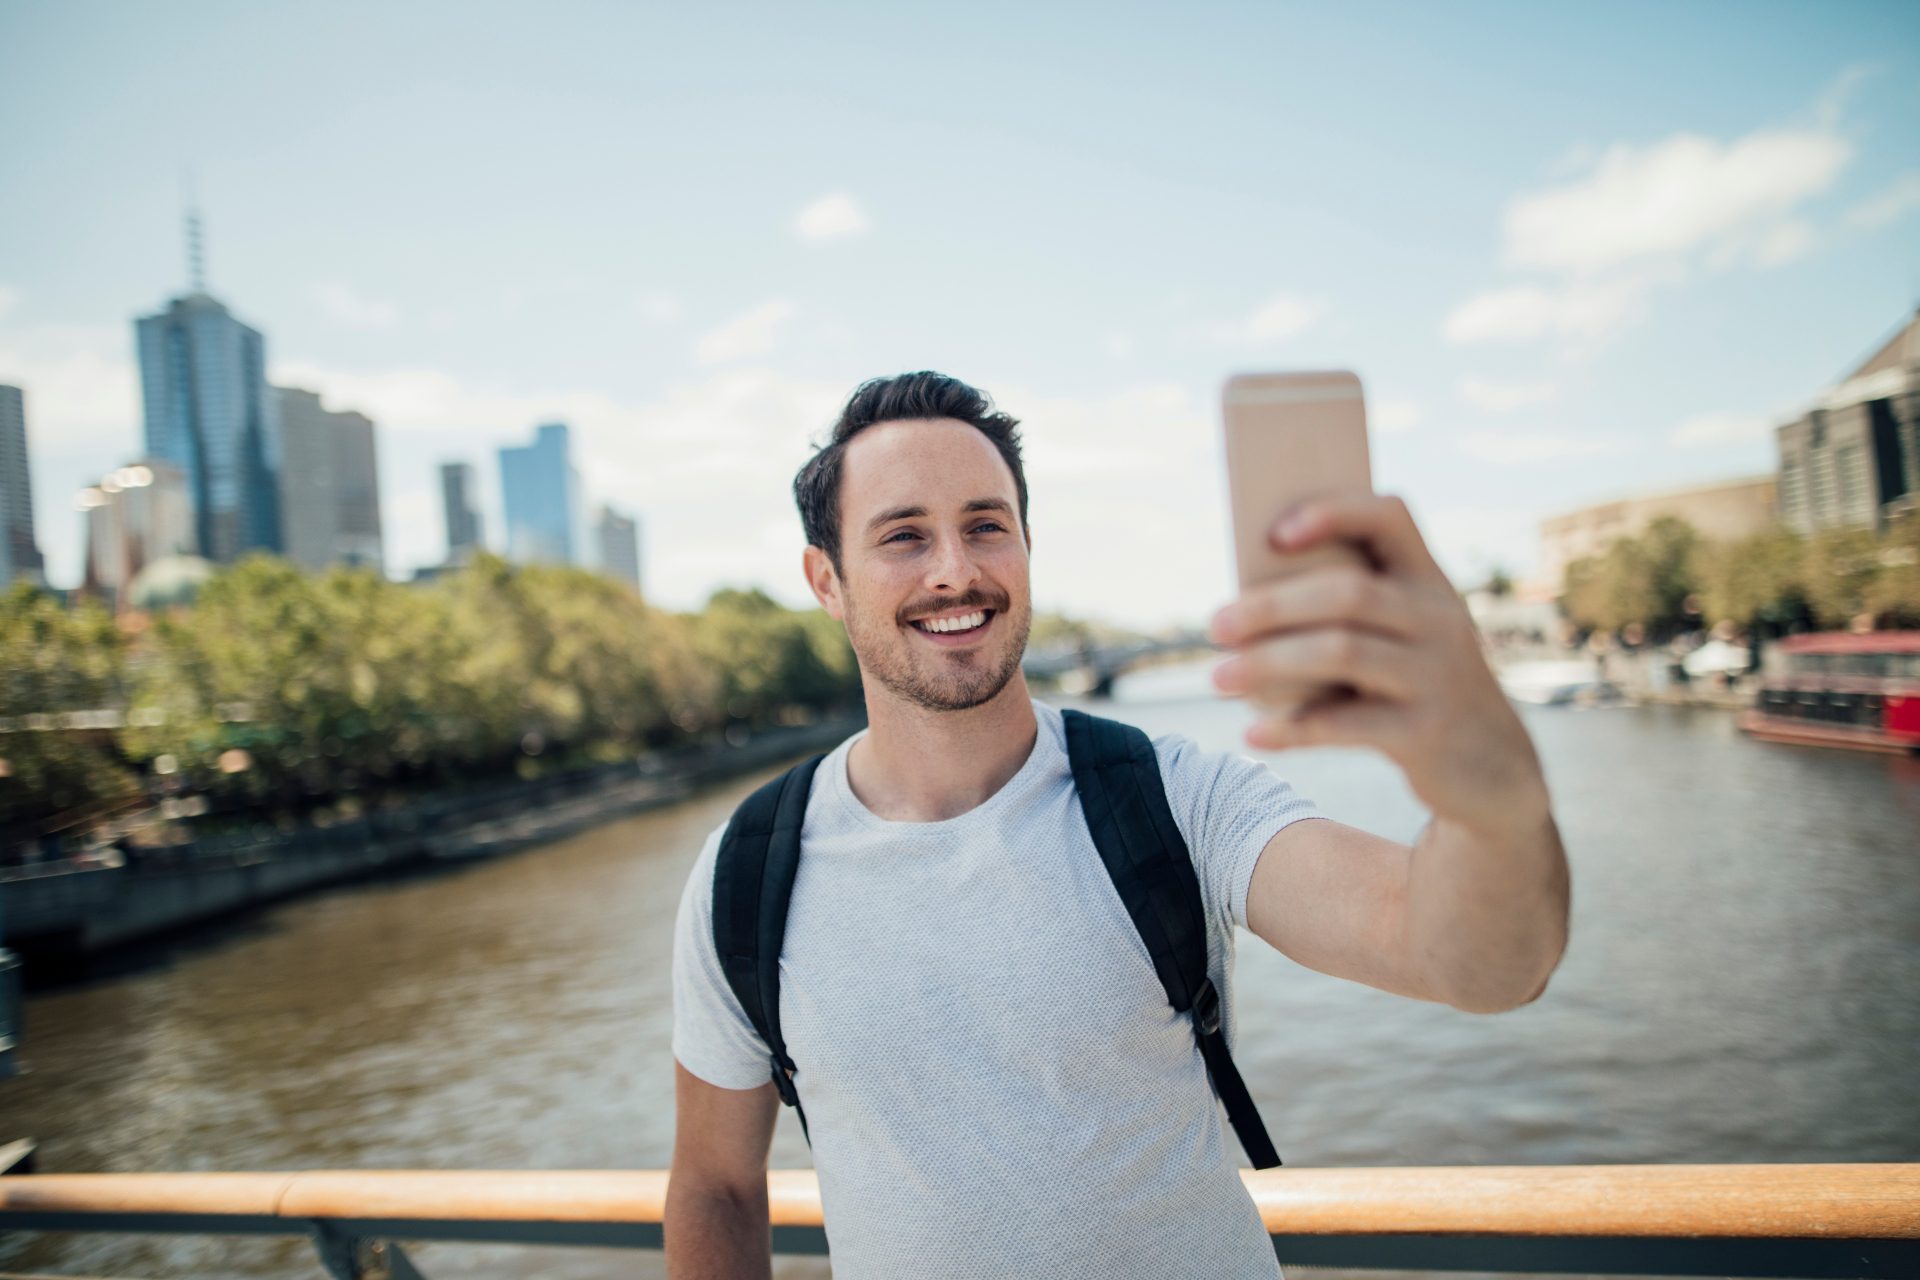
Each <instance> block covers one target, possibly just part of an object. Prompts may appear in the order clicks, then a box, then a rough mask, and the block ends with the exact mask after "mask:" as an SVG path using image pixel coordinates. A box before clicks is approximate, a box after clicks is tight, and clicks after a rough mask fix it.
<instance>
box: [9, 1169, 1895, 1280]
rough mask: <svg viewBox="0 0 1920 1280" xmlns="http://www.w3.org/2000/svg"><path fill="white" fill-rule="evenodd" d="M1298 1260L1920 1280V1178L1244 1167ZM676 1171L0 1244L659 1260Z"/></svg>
mask: <svg viewBox="0 0 1920 1280" xmlns="http://www.w3.org/2000/svg"><path fill="white" fill-rule="evenodd" d="M1241 1177H1242V1178H1244V1179H1245V1181H1246V1184H1247V1189H1248V1191H1249V1192H1250V1193H1251V1194H1252V1196H1253V1200H1254V1203H1255V1205H1256V1206H1258V1208H1259V1211H1260V1215H1261V1217H1262V1219H1263V1220H1264V1221H1265V1223H1266V1227H1267V1231H1268V1232H1269V1233H1270V1234H1271V1235H1272V1237H1273V1245H1274V1252H1275V1253H1276V1255H1277V1256H1278V1257H1279V1259H1280V1261H1281V1262H1282V1263H1292V1264H1298V1265H1312V1266H1339V1267H1351V1268H1361V1269H1387V1270H1431V1271H1461V1270H1472V1271H1496V1272H1499V1271H1504V1272H1516V1271H1517V1272H1576V1273H1582V1274H1588V1275H1592V1274H1616V1275H1672V1276H1679V1275H1712V1276H1814V1277H1840V1276H1866V1277H1913V1276H1920V1164H1781V1165H1571V1166H1508V1167H1482V1166H1468V1167H1444V1168H1387V1169H1298V1168H1295V1169H1270V1170H1265V1171H1262V1172H1252V1171H1246V1170H1243V1171H1242V1172H1241ZM767 1191H768V1207H769V1215H770V1218H771V1220H772V1231H773V1236H772V1243H773V1250H774V1252H775V1253H799V1254H808V1253H811V1254H821V1253H825V1252H826V1236H825V1233H824V1231H823V1229H822V1226H821V1216H820V1193H819V1185H818V1183H817V1182H816V1181H815V1179H814V1175H813V1171H812V1170H808V1169H785V1170H775V1171H774V1172H772V1173H771V1174H769V1175H768V1178H767ZM666 1193H667V1174H666V1173H665V1172H664V1171H657V1170H656V1171H617V1172H598V1171H596V1172H585V1171H536V1172H505V1171H498V1172H491V1171H490V1172H482V1171H461V1172H426V1171H401V1170H372V1171H332V1170H328V1171H320V1170H316V1171H308V1172H290V1173H50V1174H21V1175H13V1176H7V1177H0V1230H36V1231H78V1232H95V1231H133V1232H143V1233H184V1234H194V1235H201V1234H219V1235H248V1236H307V1237H309V1238H311V1239H312V1241H313V1243H314V1245H315V1247H316V1249H317V1250H318V1252H319V1254H320V1257H321V1259H322V1261H323V1262H324V1263H325V1265H326V1267H327V1269H328V1271H329V1272H330V1273H331V1274H332V1275H333V1276H335V1277H337V1280H379V1278H384V1280H415V1278H418V1277H419V1276H420V1275H421V1273H420V1272H419V1271H418V1269H417V1268H416V1267H415V1265H414V1264H413V1262H412V1260H411V1259H409V1257H408V1256H407V1254H406V1251H405V1249H404V1247H403V1246H402V1244H401V1243H400V1242H401V1241H421V1240H460V1241H486V1242H491V1243H495V1244H553V1245H591V1246H600V1247H625V1248H635V1249H658V1248H660V1247H661V1225H660V1224H661V1215H662V1211H663V1209H664V1207H665V1204H666Z"/></svg>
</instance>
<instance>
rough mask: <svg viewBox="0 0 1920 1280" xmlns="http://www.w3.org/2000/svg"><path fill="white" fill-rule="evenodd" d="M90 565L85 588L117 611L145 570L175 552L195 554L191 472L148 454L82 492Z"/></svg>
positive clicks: (81, 507) (82, 511)
mask: <svg viewBox="0 0 1920 1280" xmlns="http://www.w3.org/2000/svg"><path fill="white" fill-rule="evenodd" d="M78 506H79V508H80V511H81V513H82V514H83V515H84V517H85V519H86V534H87V566H86V580H85V582H84V584H83V585H82V588H81V589H82V590H83V591H85V592H86V593H88V594H90V595H96V596H99V597H100V598H101V599H103V600H105V601H106V602H107V603H108V604H109V605H110V606H111V607H112V608H114V609H115V610H124V609H126V608H127V607H128V605H129V604H130V600H129V597H128V588H129V587H131V586H132V585H133V581H134V579H135V578H137V577H138V576H139V575H140V571H141V570H142V569H145V568H146V567H147V566H148V565H151V564H153V563H154V562H156V561H159V560H164V559H166V558H167V557H169V556H190V555H193V553H194V547H195V539H196V534H195V532H194V520H193V502H192V499H191V496H190V495H189V492H188V489H187V480H186V476H185V474H184V473H183V472H182V471H181V470H180V469H179V468H178V467H176V466H174V465H173V464H172V463H170V462H168V461H166V460H165V459H163V458H144V459H142V460H141V461H139V462H136V463H132V464H130V465H128V466H124V467H121V468H120V469H119V470H118V471H115V472H113V473H112V474H110V475H108V476H105V477H103V478H102V479H101V481H100V483H99V484H96V485H90V486H88V487H87V488H85V489H82V490H81V491H80V499H79V502H78Z"/></svg>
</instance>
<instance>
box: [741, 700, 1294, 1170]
mask: <svg viewBox="0 0 1920 1280" xmlns="http://www.w3.org/2000/svg"><path fill="white" fill-rule="evenodd" d="M1060 714H1061V718H1062V719H1063V720H1064V721H1065V724H1066V733H1067V757H1068V760H1069V762H1070V763H1071V765H1072V768H1073V783H1074V788H1075V790H1076V791H1078V792H1079V795H1080V805H1081V808H1082V809H1083V810H1084V811H1085V814H1086V819H1087V829H1088V832H1089V833H1090V834H1091V835H1092V837H1093V843H1094V847H1095V848H1096V849H1098V850H1099V851H1100V860H1101V861H1102V862H1103V863H1105V864H1106V868H1107V874H1108V875H1109V876H1111V877H1112V879H1113V886H1114V888H1115V889H1116V890H1117V891H1118V892H1119V894H1120V901H1121V902H1122V903H1123V904H1124V905H1125V906H1126V909H1127V914H1128V915H1129V916H1131V917H1132V918H1133V924H1134V927H1135V928H1136V929H1138V930H1139V931H1140V937H1141V940H1142V941H1143V942H1145V943H1146V944H1147V953H1148V954H1149V955H1150V956H1151V957H1152V958H1153V967H1154V969H1155V971H1156V972H1157V973H1158V974H1159V975H1160V983H1161V985H1162V986H1163V987H1165V988H1166V991H1167V999H1168V1000H1169V1001H1171V1002H1172V1004H1173V1007H1174V1010H1175V1012H1178V1013H1187V1014H1191V1015H1192V1017H1193V1034H1194V1037H1195V1038H1196V1039H1197V1040H1198V1041H1199V1043H1200V1055H1201V1057H1202V1058H1203V1059H1204V1060H1205V1061H1206V1064H1207V1075H1208V1077H1209V1078H1210V1079H1211V1080H1212V1081H1213V1089H1214V1092H1215V1093H1216V1094H1218V1095H1219V1097H1220V1101H1221V1103H1222V1105H1224V1106H1225V1107H1226V1110H1227V1119H1228V1121H1229V1122H1231V1123H1232V1125H1233V1131H1234V1133H1235V1134H1236V1135H1238V1136H1239V1139H1240V1145H1241V1146H1242V1147H1244V1148H1245V1149H1246V1153H1247V1156H1248V1158H1249V1159H1251V1160H1252V1161H1253V1167H1254V1168H1256V1169H1270V1168H1272V1167H1274V1166H1275V1165H1278V1164H1279V1163H1280V1157H1279V1155H1278V1154H1276V1153H1275V1151H1274V1149H1273V1143H1272V1142H1271V1141H1269V1140H1268V1138H1267V1131H1266V1127H1265V1126H1264V1125H1263V1124H1261V1122H1260V1113H1259V1112H1258V1111H1257V1110H1256V1109H1255V1108H1254V1105H1253V1098H1252V1097H1251V1096H1250V1095H1249V1094H1248V1093H1247V1087H1246V1084H1245V1083H1244V1082H1243V1081H1242V1080H1241V1079H1240V1072H1239V1070H1238V1069H1237V1068H1235V1067H1234V1065H1233V1058H1232V1056H1231V1055H1230V1054H1229V1053H1228V1052H1227V1040H1226V1036H1225V1035H1223V1034H1222V1033H1221V1030H1220V995H1219V992H1217V991H1216V990H1214V986H1213V981H1212V979H1210V978H1209V977H1208V976H1207V930H1206V915H1205V909H1204V907H1203V905H1202V900H1201V897H1200V880H1199V877H1198V876H1197V875H1196V874H1195V872H1194V869H1193V860H1192V858H1191V856H1190V855H1189V854H1188V851H1187V844H1186V841H1185V840H1183V839H1182V838H1181V836H1180V829H1179V827H1178V826H1177V825H1176V824H1175V822H1174V819H1173V811H1172V809H1170V808H1169V807H1168V806H1167V795H1166V790H1165V788H1164V787H1162V785H1161V782H1160V767H1159V763H1158V761H1157V759H1156V758H1155V756H1154V751H1153V742H1152V740H1151V739H1150V738H1148V737H1147V735H1146V734H1145V733H1143V732H1142V731H1141V730H1139V729H1137V728H1135V727H1133V726H1132V725H1128V724H1122V723H1120V722H1119V721H1117V720H1107V719H1103V718H1101V717H1099V716H1090V715H1087V714H1086V713H1084V712H1080V711H1074V710H1064V711H1062V712H1061V713H1060ZM825 758H826V756H825V755H824V754H822V755H816V756H814V757H813V758H812V759H809V760H806V761H803V762H801V763H800V764H797V765H795V766H794V767H793V768H791V769H789V770H788V771H787V772H786V773H784V774H782V775H780V776H779V777H778V778H775V779H774V780H773V781H771V782H769V783H767V784H766V785H765V786H763V787H761V788H760V789H759V790H757V791H755V792H754V793H753V794H752V795H750V796H748V797H747V798H746V800H744V801H743V802H741V805H740V807H739V808H738V809H736V810H735V811H734V814H733V818H732V820H731V821H730V822H728V824H727V830H726V834H725V835H724V836H723V837H722V838H721V841H720V850H719V854H718V857H717V858H716V861H715V863H714V872H713V938H714V944H715V947H716V949H717V951H718V953H719V957H720V967H721V969H722V970H723V971H724V972H725V974H726V979H727V985H728V986H729V987H731V988H732V989H733V994H734V996H735V997H736V998H737V999H738V1000H739V1001H740V1008H741V1010H742V1011H743V1012H744V1013H745V1014H746V1015H747V1019H748V1020H749V1021H750V1022H752V1023H753V1026H754V1029H755V1030H756V1031H758V1032H759V1033H760V1037H761V1039H762V1040H764V1041H765V1042H766V1044H767V1046H768V1048H769V1049H770V1050H771V1051H772V1062H771V1068H772V1076H773V1084H774V1088H775V1089H777V1090H778V1091H779V1093H780V1100H781V1101H782V1102H784V1103H785V1104H786V1105H787V1106H790V1107H792V1108H793V1109H794V1112H795V1114H796V1115H797V1116H798V1117H799V1119H800V1129H801V1132H802V1133H806V1131H807V1113H806V1111H805V1110H803V1109H802V1108H801V1106H800V1095H799V1091H798V1090H797V1089H795V1087H794V1080H793V1077H794V1073H795V1071H796V1070H797V1069H798V1068H797V1067H796V1066H795V1065H794V1062H793V1059H792V1058H790V1057H788V1056H787V1045H786V1041H785V1040H784V1039H783V1038H782V1037H781V1034H780V948H781V944H782V941H783V939H784V938H785V936H786V928H787V906H788V902H789V900H790V899H791V897H792V894H793V878H794V874H795V872H796V871H797V870H798V869H799V866H800V828H801V824H802V823H803V822H804V820H805V818H806V814H807V797H808V793H809V790H810V788H811V787H812V785H813V774H814V770H816V769H817V768H819V766H820V762H821V761H822V760H824V759H825ZM807 1141H808V1143H809V1144H811V1143H812V1141H813V1139H812V1135H811V1134H807Z"/></svg>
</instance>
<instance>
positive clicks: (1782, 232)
mask: <svg viewBox="0 0 1920 1280" xmlns="http://www.w3.org/2000/svg"><path fill="white" fill-rule="evenodd" d="M1818 238H1819V237H1818V235H1817V234H1816V233H1815V231H1814V229H1813V227H1812V226H1811V225H1810V224H1808V223H1806V222H1804V221H1802V220H1801V219H1799V218H1791V219H1789V220H1787V221H1786V222H1782V223H1780V224H1779V225H1777V226H1775V227H1772V228H1769V229H1768V230H1767V231H1766V232H1765V233H1763V234H1762V235H1761V237H1760V240H1759V243H1758V244H1756V245H1755V246H1754V251H1753V260H1754V263H1755V265H1757V266H1762V267H1783V266H1785V265H1786V264H1787V263H1789V262H1793V261H1796V260H1797V259H1800V258H1804V257H1806V256H1807V254H1808V253H1809V252H1810V251H1811V250H1812V249H1813V246H1814V243H1815V242H1816V241H1817V240H1818Z"/></svg>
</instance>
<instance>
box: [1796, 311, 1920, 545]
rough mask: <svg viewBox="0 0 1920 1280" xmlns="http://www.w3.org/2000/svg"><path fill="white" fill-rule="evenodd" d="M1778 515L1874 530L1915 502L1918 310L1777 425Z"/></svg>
mask: <svg viewBox="0 0 1920 1280" xmlns="http://www.w3.org/2000/svg"><path fill="white" fill-rule="evenodd" d="M1774 442H1775V444H1776V446H1777V447H1778V449H1779V454H1780V518H1781V519H1782V520H1783V521H1784V522H1785V523H1787V524H1788V525H1790V526H1792V527H1793V528H1795V529H1798V530H1800V531H1801V532H1803V533H1811V532H1813V531H1814V530H1817V529H1836V528H1840V529H1844V528H1855V529H1877V528H1883V527H1885V525H1886V523H1887V521H1888V520H1889V519H1891V518H1892V517H1893V516H1895V515H1897V514H1899V513H1901V512H1903V511H1911V510H1913V509H1914V506H1915V504H1916V503H1917V502H1920V311H1916V312H1915V313H1914V315H1913V316H1912V318H1911V319H1909V320H1908V321H1907V323H1906V324H1905V325H1903V326H1901V328H1900V330H1899V331H1898V332H1897V333H1895V334H1894V335H1893V336H1892V337H1891V338H1889V339H1887V341H1886V342H1885V343H1884V344H1883V345H1882V346H1881V347H1880V349H1879V350H1877V351H1875V352H1874V353H1873V354H1872V355H1870V356H1868V357H1867V359H1866V361H1865V363H1863V364H1862V365H1861V366H1860V367H1859V368H1857V369H1855V370H1854V371H1853V372H1852V373H1850V374H1848V375H1847V376H1846V377H1845V378H1843V379H1841V380H1840V382H1839V383H1838V384H1837V385H1835V386H1833V387H1831V388H1829V389H1828V390H1827V391H1825V392H1822V393H1821V394H1820V396H1819V397H1818V398H1816V399H1815V401H1814V403H1813V405H1812V406H1811V407H1809V408H1808V409H1807V411H1806V412H1805V413H1803V414H1801V415H1800V416H1799V417H1798V418H1795V419H1794V420H1793V421H1792V422H1785V423H1782V424H1780V425H1779V426H1778V427H1776V428H1774Z"/></svg>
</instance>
